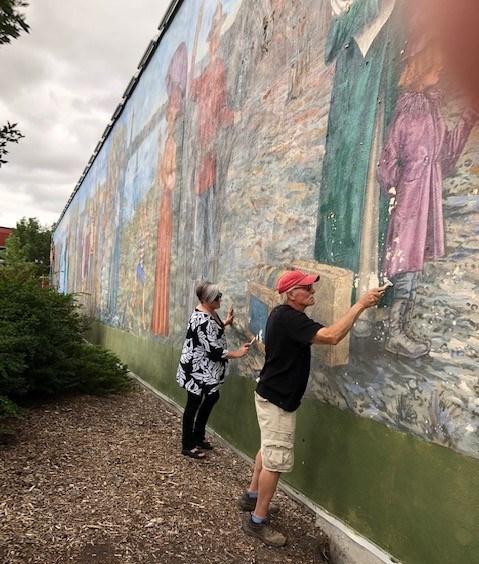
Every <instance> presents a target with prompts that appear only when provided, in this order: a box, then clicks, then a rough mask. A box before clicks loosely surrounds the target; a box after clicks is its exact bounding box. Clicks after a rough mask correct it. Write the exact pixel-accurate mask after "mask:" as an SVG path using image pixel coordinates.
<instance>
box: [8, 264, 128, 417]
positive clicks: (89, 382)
mask: <svg viewBox="0 0 479 564" xmlns="http://www.w3.org/2000/svg"><path fill="white" fill-rule="evenodd" d="M85 329H86V327H85V318H84V317H83V316H82V315H81V312H80V309H79V306H77V305H76V303H75V300H74V296H73V295H69V294H67V295H64V294H59V293H57V292H56V291H55V290H54V289H53V288H51V287H50V286H46V287H42V285H41V282H40V281H39V279H37V278H35V277H33V276H32V275H31V274H29V273H28V272H26V271H25V270H21V269H20V270H15V269H8V268H5V267H2V268H0V396H4V397H5V398H8V399H9V400H10V401H18V400H19V399H20V398H21V397H26V396H39V395H41V396H51V395H60V394H65V393H71V392H75V393H76V392H85V393H91V394H106V393H115V392H123V391H128V390H129V389H131V380H130V378H129V377H128V375H127V368H126V367H125V366H123V365H122V364H121V363H120V360H119V359H118V358H117V357H116V356H115V355H114V354H112V353H110V352H108V351H106V350H104V349H102V348H101V347H97V346H92V345H90V344H88V343H87V342H86V341H85V340H84V339H83V334H84V331H85ZM5 405H6V406H7V408H5V406H4V405H3V404H2V403H0V418H1V417H2V413H3V414H5V413H6V410H7V411H8V405H9V404H5ZM10 407H11V406H10ZM2 410H3V411H2Z"/></svg>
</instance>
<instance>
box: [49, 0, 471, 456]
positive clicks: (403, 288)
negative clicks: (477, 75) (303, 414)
mask: <svg viewBox="0 0 479 564" xmlns="http://www.w3.org/2000/svg"><path fill="white" fill-rule="evenodd" d="M444 56H445V54H444V53H442V52H441V49H440V46H439V43H438V41H437V40H436V38H435V37H433V36H432V35H431V34H428V33H427V31H425V29H424V27H423V26H422V24H421V18H420V17H419V15H418V14H415V12H414V3H412V2H411V3H406V2H405V1H404V0H383V1H379V0H355V1H352V2H346V1H343V0H331V1H329V0H328V1H326V0H322V1H321V2H317V1H313V0H303V1H301V2H299V1H290V2H285V1H284V0H254V1H253V0H224V1H222V2H218V1H217V0H202V1H201V2H193V1H191V0H190V1H189V0H184V1H183V2H182V3H181V6H180V8H179V9H178V11H177V14H176V15H175V18H174V20H173V21H172V23H171V25H170V27H169V28H168V30H167V31H166V33H165V34H164V35H163V36H162V38H161V41H160V43H159V45H158V47H157V49H156V51H155V52H154V54H153V56H152V58H151V59H150V61H149V63H148V65H147V67H146V68H145V69H144V71H143V73H142V74H141V76H140V79H139V81H138V83H137V85H136V87H135V89H134V90H133V93H132V94H131V96H130V98H129V99H128V101H127V102H126V104H125V108H124V110H123V112H122V113H121V115H120V117H119V118H118V119H117V121H116V123H115V125H114V127H113V129H112V131H111V133H110V135H109V137H108V138H107V140H106V142H105V143H104V145H103V147H102V149H101V151H100V152H99V154H98V156H97V157H96V159H95V160H94V161H93V163H92V165H91V167H90V168H89V171H88V173H87V175H86V177H85V179H84V180H83V182H82V184H81V186H80V188H79V190H78V191H77V192H76V194H75V195H74V197H73V199H72V201H71V203H70V205H69V207H68V209H67V210H66V212H65V214H64V215H63V216H62V218H61V220H60V222H59V224H58V226H57V228H56V230H55V236H54V245H55V271H56V273H55V277H56V283H57V285H58V287H59V289H60V291H64V292H75V293H77V294H78V295H79V298H80V299H81V300H82V301H83V302H84V304H85V307H86V308H87V309H88V311H89V312H90V313H91V314H92V315H94V316H95V317H96V318H98V319H99V320H101V321H102V322H103V323H105V324H107V325H110V326H113V327H117V328H120V329H122V330H124V331H127V332H131V333H133V334H136V335H139V336H141V337H143V338H145V339H151V340H153V341H158V342H162V343H166V344H168V345H169V346H171V347H172V348H175V349H179V348H180V347H181V343H182V340H183V337H184V328H185V326H186V321H187V319H188V317H189V314H190V312H191V309H192V308H193V307H194V305H195V301H194V293H193V288H194V286H195V284H196V283H197V282H198V281H199V280H200V279H202V278H209V279H212V280H214V281H217V282H218V283H219V284H220V285H221V288H222V291H223V293H224V295H225V302H226V303H225V306H227V305H229V303H232V302H234V304H235V308H236V313H237V318H236V321H235V326H234V329H233V333H232V334H231V340H232V341H233V343H232V345H233V346H234V345H235V344H239V343H240V342H243V341H244V339H245V338H246V337H247V336H255V337H257V342H256V344H255V345H254V347H253V353H252V354H250V355H248V357H245V358H244V359H243V360H242V361H240V363H239V364H238V366H239V371H240V373H241V374H242V375H244V376H245V377H248V378H254V377H256V376H257V373H258V370H259V369H260V368H261V365H262V359H263V352H264V347H263V344H262V335H263V332H264V326H265V322H266V318H267V315H268V312H269V311H270V310H271V308H272V307H273V306H274V305H275V304H276V303H278V300H279V296H278V294H277V293H275V291H274V289H275V283H276V280H277V278H278V277H279V276H280V274H281V272H282V270H283V269H284V268H286V267H287V266H288V265H293V266H294V265H296V266H300V267H301V268H303V269H306V270H308V271H311V272H318V273H320V275H321V281H320V282H319V284H318V291H317V293H316V298H317V300H316V301H317V305H316V306H315V310H314V311H311V312H310V314H311V315H312V316H313V317H315V318H317V319H318V320H319V321H321V322H322V323H325V324H328V323H331V322H332V321H334V320H335V319H337V318H338V317H339V316H340V315H341V314H342V313H343V312H344V311H346V310H347V308H348V307H349V305H350V303H351V301H352V300H354V299H355V296H356V295H358V294H360V293H362V292H363V291H364V290H365V289H368V288H369V287H372V286H375V285H377V284H378V283H382V282H383V281H384V280H386V279H389V280H390V281H391V282H392V283H393V286H392V288H391V289H390V290H389V291H388V296H387V298H386V299H385V300H384V302H383V303H382V304H381V307H378V308H377V309H376V310H374V311H372V312H371V313H370V314H368V315H367V316H366V315H365V316H364V317H363V318H361V320H360V322H358V323H357V324H356V326H355V328H354V330H353V331H352V333H351V335H350V336H349V337H348V338H347V339H346V340H345V341H344V342H343V343H342V344H341V345H340V346H338V347H336V348H334V347H316V348H315V353H314V359H313V369H312V376H311V379H310V387H309V394H310V395H311V396H313V397H316V398H318V399H320V400H322V401H327V402H329V403H331V404H333V405H335V406H338V407H340V408H343V409H349V410H351V411H353V412H355V413H358V414H360V415H362V416H364V417H369V418H374V419H376V420H378V421H381V422H383V423H386V424H388V425H392V426H394V427H397V428H400V429H403V430H406V431H409V432H412V433H414V434H416V435H418V436H420V437H423V438H425V439H427V440H433V441H437V442H440V443H442V444H444V445H446V446H450V447H452V448H455V449H457V450H459V451H462V452H464V453H467V454H469V455H471V456H474V457H479V384H478V381H477V374H478V368H479V366H478V359H479V338H478V337H477V325H478V324H479V301H478V298H477V293H478V292H477V290H478V269H477V255H478V252H479V241H478V233H479V127H478V126H477V119H478V114H477V113H476V111H475V109H476V110H477V109H478V107H479V104H477V103H476V104H474V103H472V102H471V101H470V100H467V97H466V96H464V93H463V92H461V91H460V89H459V88H458V87H457V85H456V84H454V82H452V81H451V80H450V79H449V77H447V76H445V73H444V69H443V59H444ZM235 341H236V343H235Z"/></svg>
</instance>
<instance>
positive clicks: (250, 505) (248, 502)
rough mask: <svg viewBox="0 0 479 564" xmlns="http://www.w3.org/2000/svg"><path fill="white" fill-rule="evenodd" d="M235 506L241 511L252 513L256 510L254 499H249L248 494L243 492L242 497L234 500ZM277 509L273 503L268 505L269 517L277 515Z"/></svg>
mask: <svg viewBox="0 0 479 564" xmlns="http://www.w3.org/2000/svg"><path fill="white" fill-rule="evenodd" d="M236 505H237V506H238V507H240V508H241V509H242V510H243V511H250V512H252V511H254V510H255V509H256V498H255V497H249V495H248V492H247V491H246V490H245V491H244V493H243V495H242V496H241V497H239V498H238V499H237V500H236ZM278 511H279V507H278V506H277V505H276V504H275V503H270V504H269V511H268V513H270V514H271V515H274V514H275V513H278Z"/></svg>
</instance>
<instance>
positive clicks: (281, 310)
mask: <svg viewBox="0 0 479 564" xmlns="http://www.w3.org/2000/svg"><path fill="white" fill-rule="evenodd" d="M318 279H319V276H317V275H314V274H304V273H303V272H301V271H300V270H292V271H289V272H287V273H286V274H283V276H281V278H280V279H279V281H278V292H279V293H280V294H285V296H286V301H285V302H284V304H283V305H280V306H277V307H275V308H274V309H273V310H272V311H271V313H270V315H269V317H268V322H267V325H266V338H265V346H266V358H265V363H264V366H263V369H262V370H261V373H260V377H259V382H258V385H257V387H256V392H255V404H256V413H257V416H258V424H259V427H260V431H261V448H260V450H259V451H258V453H257V455H256V460H255V465H254V470H253V477H252V479H251V483H250V484H249V487H248V488H247V489H246V490H245V492H244V495H243V496H242V497H240V498H239V499H238V501H237V503H238V505H239V506H240V507H241V509H243V511H251V514H250V513H245V515H244V517H243V525H242V526H243V530H244V531H245V533H247V534H249V535H251V536H253V537H256V538H258V539H260V540H262V541H263V542H265V543H266V544H269V545H271V546H283V545H284V544H286V537H285V536H284V535H282V534H281V533H280V532H278V531H275V530H274V529H273V528H272V527H271V525H270V524H269V520H268V512H271V509H272V507H270V501H271V499H272V497H273V495H274V493H275V491H276V486H277V484H278V480H279V477H280V475H281V473H282V472H291V470H292V469H293V462H294V453H293V447H294V434H295V427H296V410H297V409H298V407H299V405H300V403H301V398H302V397H303V395H304V392H305V391H306V386H307V383H308V379H309V369H310V363H311V345H312V344H329V345H336V344H338V343H339V342H340V341H341V340H342V339H343V338H344V337H345V336H346V335H347V334H348V332H349V331H350V329H351V327H352V326H353V324H354V322H355V321H356V319H357V318H358V317H359V316H360V315H361V313H362V312H363V311H365V310H366V309H367V308H370V307H373V306H375V305H376V304H377V303H378V301H379V300H380V298H381V296H382V293H383V292H384V290H385V289H386V287H383V288H374V289H372V290H370V291H368V292H367V293H366V294H364V295H363V296H361V298H359V300H358V301H357V302H356V303H355V304H354V305H353V306H352V307H351V308H350V310H349V311H348V312H347V313H346V314H345V315H344V316H343V317H342V318H341V319H339V320H338V321H336V322H335V323H333V325H331V326H330V327H323V326H322V325H321V324H320V323H316V322H315V321H313V320H312V319H310V318H309V317H308V316H307V315H306V314H305V313H304V311H305V309H306V308H307V307H309V306H312V305H313V304H314V293H315V290H314V287H313V284H314V283H315V282H317V281H318Z"/></svg>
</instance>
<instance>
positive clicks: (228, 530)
mask: <svg viewBox="0 0 479 564" xmlns="http://www.w3.org/2000/svg"><path fill="white" fill-rule="evenodd" d="M14 429H15V434H14V436H13V438H12V439H11V440H10V441H9V442H7V444H4V445H0V460H1V464H0V562H2V563H5V564H7V563H8V564H13V563H22V564H24V563H27V562H42V563H48V564H53V563H62V564H63V563H67V562H75V563H78V564H86V563H100V564H117V563H118V564H124V563H135V564H136V563H154V562H165V563H170V562H171V563H181V562H191V563H204V562H208V563H215V562H218V563H224V562H237V563H243V562H250V563H266V562H268V563H275V562H277V563H280V562H281V563H285V562H294V563H298V562H301V563H302V564H306V563H310V562H327V561H329V560H328V558H329V557H328V539H327V538H326V536H325V535H324V534H323V533H322V532H321V531H320V530H319V529H318V528H317V527H315V525H314V521H315V519H314V516H313V515H312V514H311V513H310V512H309V511H308V510H307V509H306V508H304V507H303V506H301V505H299V504H298V503H296V502H295V501H294V500H292V499H290V498H288V497H287V496H286V494H284V493H283V492H281V491H279V492H278V493H277V494H276V498H275V501H276V502H278V503H279V505H280V507H281V511H280V513H279V514H278V515H277V516H275V517H274V518H273V521H274V526H275V527H277V528H278V529H279V530H280V531H282V532H283V533H284V534H286V535H287V537H288V544H287V545H286V546H285V547H283V548H270V547H267V546H265V545H264V544H263V543H261V542H260V541H258V540H256V539H253V538H251V537H248V536H246V535H245V534H244V533H243V531H242V530H241V516H242V513H241V510H240V509H239V508H237V507H236V505H235V500H236V498H237V497H238V496H239V495H240V493H241V491H242V489H243V488H244V486H245V485H246V484H247V483H248V480H249V478H250V476H251V467H250V466H249V465H248V464H247V463H246V462H245V461H244V460H243V459H242V458H241V457H239V456H238V455H237V454H236V453H235V452H234V451H232V450H231V449H229V448H228V447H227V446H225V445H224V444H222V443H221V442H219V441H218V440H217V439H215V438H213V439H211V441H212V442H213V443H214V445H215V449H214V450H213V451H212V452H209V453H208V459H207V460H205V461H196V460H192V459H190V458H187V457H184V456H183V455H182V454H181V452H180V446H179V445H180V430H181V415H180V414H178V413H177V412H176V411H175V410H174V409H173V408H172V407H171V406H169V405H167V404H165V403H164V402H163V401H162V400H161V399H160V398H158V397H157V396H155V395H154V394H153V393H151V392H150V391H148V390H144V389H143V388H140V387H139V386H138V387H137V389H136V390H135V391H134V392H133V393H130V394H127V395H119V396H109V397H106V398H98V397H93V396H78V397H73V398H67V399H62V400H59V401H56V402H54V403H53V402H52V403H45V404H42V405H40V406H37V407H35V408H33V409H31V410H30V412H29V414H28V416H27V419H26V420H24V421H22V422H16V423H15V424H14ZM273 521H272V522H273ZM325 555H326V557H325Z"/></svg>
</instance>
